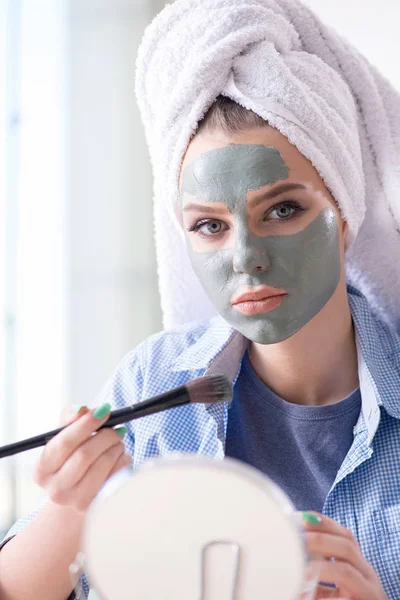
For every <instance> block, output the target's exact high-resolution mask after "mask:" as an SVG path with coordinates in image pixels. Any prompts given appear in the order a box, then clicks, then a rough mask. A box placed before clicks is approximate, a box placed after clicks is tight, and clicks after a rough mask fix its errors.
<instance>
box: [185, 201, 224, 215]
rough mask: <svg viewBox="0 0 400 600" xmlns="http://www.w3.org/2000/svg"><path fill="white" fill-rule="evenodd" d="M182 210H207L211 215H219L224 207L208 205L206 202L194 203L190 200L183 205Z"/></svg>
mask: <svg viewBox="0 0 400 600" xmlns="http://www.w3.org/2000/svg"><path fill="white" fill-rule="evenodd" d="M183 210H184V212H189V211H194V210H197V211H200V212H201V211H207V212H208V213H210V214H213V215H220V214H221V212H223V211H224V210H225V209H224V208H216V207H212V206H209V205H208V204H207V205H205V204H196V203H195V202H190V203H189V204H186V205H185V206H184V207H183Z"/></svg>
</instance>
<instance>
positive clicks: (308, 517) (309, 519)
mask: <svg viewBox="0 0 400 600" xmlns="http://www.w3.org/2000/svg"><path fill="white" fill-rule="evenodd" d="M302 517H303V521H305V522H306V523H309V525H319V524H320V523H322V519H321V517H318V515H314V513H311V512H307V511H306V512H303V513H302Z"/></svg>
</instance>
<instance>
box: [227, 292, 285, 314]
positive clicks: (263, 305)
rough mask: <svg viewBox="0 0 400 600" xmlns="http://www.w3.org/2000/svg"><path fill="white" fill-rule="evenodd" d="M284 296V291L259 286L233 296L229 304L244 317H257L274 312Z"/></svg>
mask: <svg viewBox="0 0 400 600" xmlns="http://www.w3.org/2000/svg"><path fill="white" fill-rule="evenodd" d="M286 296H287V293H286V292H285V291H284V290H278V289H276V288H271V287H268V286H259V287H257V288H247V290H246V291H245V292H244V293H242V294H239V295H237V296H234V297H233V298H232V300H231V304H232V306H233V307H234V308H235V309H236V310H237V311H239V312H241V313H242V314H244V315H257V314H260V313H265V312H270V311H271V310H274V309H275V308H277V307H278V306H279V305H280V303H281V302H282V300H283V299H284V298H285V297H286Z"/></svg>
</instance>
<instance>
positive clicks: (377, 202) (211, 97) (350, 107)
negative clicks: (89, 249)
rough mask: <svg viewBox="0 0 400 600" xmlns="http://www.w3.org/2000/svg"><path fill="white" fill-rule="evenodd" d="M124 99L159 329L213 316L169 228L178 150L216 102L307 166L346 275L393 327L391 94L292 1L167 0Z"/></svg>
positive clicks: (396, 186) (398, 222)
mask: <svg viewBox="0 0 400 600" xmlns="http://www.w3.org/2000/svg"><path fill="white" fill-rule="evenodd" d="M136 94H137V99H138V103H139V107H140V110H141V113H142V118H143V122H144V126H145V132H146V138H147V142H148V145H149V150H150V157H151V162H152V167H153V175H154V202H155V203H154V215H155V234H156V250H157V261H158V270H159V282H160V293H161V305H162V311H163V314H164V324H165V326H166V327H172V326H175V325H179V324H181V323H183V322H186V321H190V320H197V319H203V318H207V317H209V316H212V315H214V314H215V309H214V307H213V306H212V305H211V304H210V302H209V300H208V299H207V297H206V295H205V293H204V292H203V290H202V288H201V286H200V283H199V282H198V281H197V278H196V276H195V275H194V273H193V270H192V267H191V265H190V262H189V259H188V257H187V253H186V250H185V242H184V237H183V235H182V232H181V231H180V225H179V218H177V217H178V215H179V194H178V181H179V174H180V166H181V163H182V159H183V156H184V154H185V151H186V149H187V146H188V144H189V142H190V140H191V138H192V136H193V135H194V134H195V132H196V129H197V126H198V123H199V121H201V119H202V118H203V116H204V115H205V114H206V112H207V110H208V109H209V108H210V106H211V105H212V104H213V102H214V101H215V99H216V98H217V97H218V96H219V95H223V96H227V97H229V98H231V99H232V100H234V101H236V102H237V103H238V104H240V105H242V106H244V107H245V108H247V109H251V110H252V111H254V112H255V113H256V114H258V115H259V116H260V117H262V118H263V119H265V120H266V121H268V122H269V124H270V125H272V126H273V127H275V128H276V129H278V130H279V131H280V132H281V133H282V134H283V135H285V136H286V137H287V138H288V139H289V141H290V142H291V143H292V144H294V145H295V146H296V147H297V149H298V150H299V151H300V152H301V153H302V154H303V155H304V156H305V157H307V158H308V159H309V160H310V161H311V162H312V164H313V165H314V167H315V168H316V170H317V171H318V172H319V174H320V176H321V177H322V179H323V181H324V183H325V185H326V187H327V188H328V189H329V190H330V192H331V193H332V195H333V197H334V198H335V200H336V201H337V203H338V206H339V208H340V211H341V214H342V216H343V218H345V219H346V221H347V223H348V226H349V234H348V240H347V241H348V249H347V254H346V269H347V278H348V281H349V282H350V283H352V284H353V285H354V286H355V287H357V288H358V289H359V290H360V291H361V292H362V293H363V294H365V296H366V297H367V299H368V301H369V303H370V306H371V308H372V309H373V310H375V311H376V312H377V313H378V314H379V315H380V316H381V318H383V319H384V320H386V321H387V322H389V323H391V324H394V325H396V324H398V322H399V320H400V293H399V292H398V289H399V285H400V199H399V196H400V169H399V167H398V160H399V157H400V120H399V118H398V113H399V112H400V110H399V109H400V95H399V93H398V92H397V91H396V90H395V89H394V88H393V87H392V86H391V84H390V83H389V82H388V81H387V80H386V79H385V78H384V77H383V76H382V75H381V74H380V73H379V72H378V71H377V70H376V69H375V68H374V67H373V66H372V65H370V64H369V62H368V61H367V60H366V59H365V58H364V57H363V56H362V55H361V54H360V53H359V52H358V51H357V50H356V49H355V48H354V47H353V46H352V45H351V44H349V43H348V42H347V41H345V40H344V39H343V38H342V37H340V36H339V35H338V34H337V33H336V32H335V31H333V30H332V29H330V28H329V27H327V26H325V25H324V24H322V23H321V21H320V20H319V19H318V18H317V17H316V16H315V15H314V13H313V12H312V11H311V10H310V9H308V8H307V7H306V6H304V5H303V4H301V2H299V1H298V0H201V2H200V1H199V0H176V2H174V3H173V4H171V5H168V6H167V7H166V8H165V9H164V10H163V11H162V12H161V13H160V14H159V15H158V16H157V17H156V18H155V20H154V21H153V22H152V23H151V25H150V26H149V27H148V28H147V30H146V32H145V35H144V38H143V41H142V44H141V47H140V49H139V54H138V60H137V79H136Z"/></svg>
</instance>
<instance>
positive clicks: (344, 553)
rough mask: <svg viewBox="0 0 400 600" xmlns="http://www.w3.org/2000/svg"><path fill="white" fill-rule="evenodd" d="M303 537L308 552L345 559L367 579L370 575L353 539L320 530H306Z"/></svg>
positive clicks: (369, 569) (368, 566) (370, 569)
mask: <svg viewBox="0 0 400 600" xmlns="http://www.w3.org/2000/svg"><path fill="white" fill-rule="evenodd" d="M305 539H306V545H307V550H308V552H309V553H310V554H317V555H320V556H323V557H325V558H328V559H330V558H335V559H336V560H342V561H346V562H347V563H349V564H350V565H352V566H353V567H354V568H355V569H357V570H358V571H360V573H361V574H362V575H363V576H364V577H366V578H367V579H369V578H370V577H371V575H372V568H371V567H370V565H369V563H368V562H367V561H366V559H365V558H364V556H363V555H362V553H361V550H360V547H359V545H358V544H357V542H356V541H355V540H354V539H353V540H351V539H349V538H348V537H342V536H338V535H333V534H330V533H324V532H322V533H321V532H320V531H308V532H307V533H306V536H305Z"/></svg>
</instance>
